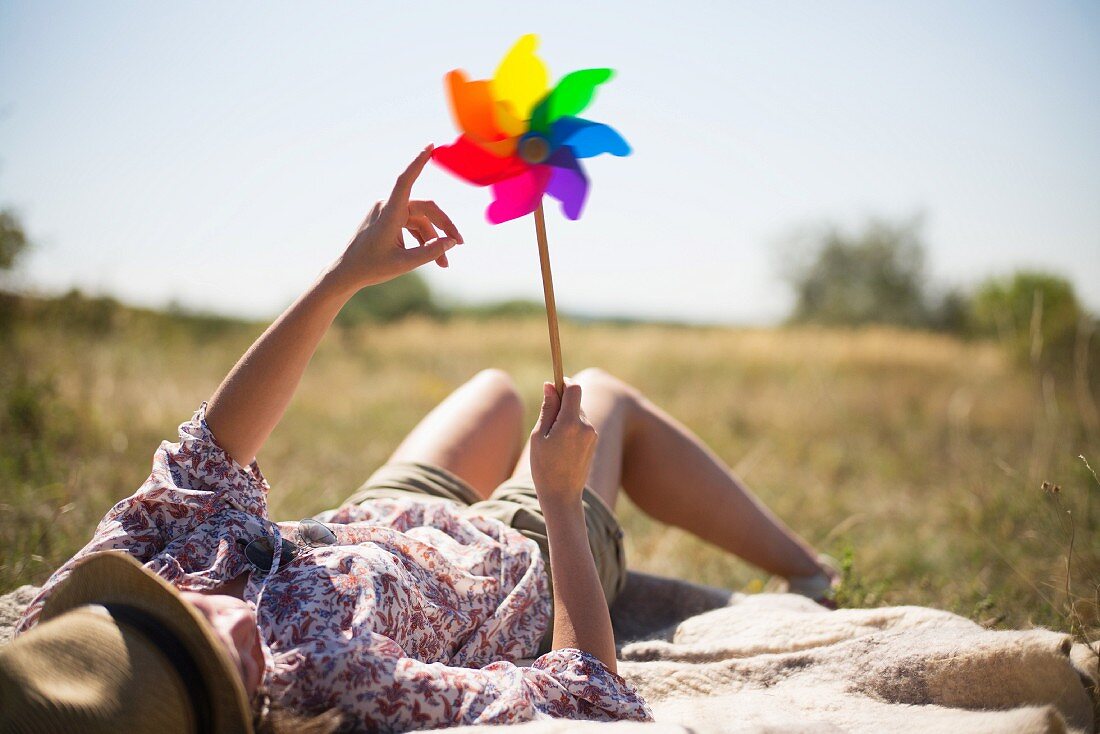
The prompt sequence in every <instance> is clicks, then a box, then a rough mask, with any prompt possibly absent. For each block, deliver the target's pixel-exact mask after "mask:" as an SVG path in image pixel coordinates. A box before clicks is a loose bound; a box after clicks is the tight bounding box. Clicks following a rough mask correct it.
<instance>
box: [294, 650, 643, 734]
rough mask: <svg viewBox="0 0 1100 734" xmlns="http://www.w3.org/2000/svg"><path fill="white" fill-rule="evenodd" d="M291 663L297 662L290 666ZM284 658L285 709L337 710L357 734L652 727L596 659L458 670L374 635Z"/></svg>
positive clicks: (558, 658) (630, 692)
mask: <svg viewBox="0 0 1100 734" xmlns="http://www.w3.org/2000/svg"><path fill="white" fill-rule="evenodd" d="M289 658H293V659H289ZM289 658H288V657H284V658H282V659H280V658H279V656H278V654H277V655H276V661H277V668H278V669H279V670H280V673H278V674H277V675H278V677H279V678H281V679H280V680H275V681H273V682H274V683H276V686H277V688H278V689H280V691H281V693H280V696H281V699H282V703H283V704H284V705H287V706H290V707H292V708H295V709H297V710H321V709H327V708H336V709H339V710H341V711H343V712H344V714H346V715H347V716H350V717H351V718H352V719H353V720H354V721H355V722H356V730H359V729H368V730H371V731H374V730H382V731H407V730H411V729H426V728H437V727H444V726H458V725H471V724H513V723H517V722H523V721H531V720H534V719H544V718H568V719H590V720H594V721H619V720H632V721H651V720H652V719H653V714H652V712H651V711H650V709H649V706H648V705H647V704H646V702H645V701H644V700H643V699H642V698H641V696H639V695H638V693H637V692H636V691H635V690H634V688H633V687H632V686H631V685H630V684H629V683H627V682H626V681H625V680H624V679H623V678H621V677H620V676H618V675H616V674H615V673H612V672H611V671H610V670H608V669H607V667H605V666H604V665H603V663H601V662H600V661H599V660H597V659H596V658H595V657H593V656H591V655H589V654H587V653H584V652H581V651H580V650H575V649H563V650H555V651H553V652H550V653H548V654H546V655H543V656H542V657H540V658H539V659H538V660H536V661H535V663H534V664H533V665H532V666H531V667H529V668H524V667H518V666H516V665H514V664H512V663H510V662H506V661H499V662H495V663H491V664H489V665H487V666H485V667H483V668H460V667H452V666H448V665H444V664H443V663H424V662H421V661H418V660H415V659H412V658H408V657H403V656H402V652H401V649H400V647H398V646H397V645H396V644H395V643H394V642H393V641H392V640H389V639H388V638H385V637H382V636H380V635H373V639H372V640H371V641H370V642H369V643H367V644H364V641H362V640H360V641H358V642H356V641H351V640H349V641H344V642H337V641H333V640H315V641H313V642H311V643H306V644H304V645H299V646H297V647H296V648H295V649H294V650H293V651H292V652H290V653H289ZM333 680H336V681H339V682H340V685H336V686H333V685H331V681H333Z"/></svg>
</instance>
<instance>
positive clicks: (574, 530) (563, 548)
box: [540, 497, 616, 672]
mask: <svg viewBox="0 0 1100 734" xmlns="http://www.w3.org/2000/svg"><path fill="white" fill-rule="evenodd" d="M540 502H541V504H542V509H543V514H544V516H545V518H546V533H547V536H548V538H549V541H550V567H551V573H552V574H553V578H554V638H553V646H554V649H559V648H563V647H574V648H577V649H578V650H583V651H584V652H587V653H590V654H591V655H593V656H595V657H596V658H598V659H599V660H600V662H602V663H603V664H604V665H606V666H607V668H608V669H609V670H611V671H612V672H615V669H616V666H615V636H614V633H613V632H612V629H611V615H610V613H609V612H608V609H607V601H606V600H605V599H604V594H603V587H602V586H601V585H600V578H599V575H598V574H597V573H596V563H595V561H594V560H593V558H592V550H591V548H590V547H589V545H588V530H587V528H586V527H585V523H584V508H583V507H582V506H581V503H580V499H579V498H577V499H575V500H574V499H567V500H559V499H543V498H542V497H540Z"/></svg>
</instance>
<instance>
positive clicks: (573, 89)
mask: <svg viewBox="0 0 1100 734" xmlns="http://www.w3.org/2000/svg"><path fill="white" fill-rule="evenodd" d="M612 74H614V72H613V71H612V70H611V69H581V70H580V71H574V72H572V73H570V74H566V75H565V76H563V77H562V78H561V81H559V82H558V85H557V86H556V87H554V89H553V91H551V92H550V93H549V94H547V95H546V96H545V97H544V98H543V99H542V101H540V102H539V103H538V104H537V105H535V108H534V109H533V110H532V111H531V129H532V130H536V131H539V132H546V131H547V128H549V126H550V125H551V123H553V122H554V120H557V119H558V118H560V117H566V116H571V115H576V114H578V113H579V112H581V111H583V110H584V108H585V107H587V106H588V105H589V103H590V102H591V101H592V97H594V96H595V94H596V87H598V86H600V85H601V84H603V83H604V82H606V81H607V80H608V79H610V78H611V76H612Z"/></svg>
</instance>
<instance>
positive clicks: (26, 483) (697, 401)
mask: <svg viewBox="0 0 1100 734" xmlns="http://www.w3.org/2000/svg"><path fill="white" fill-rule="evenodd" d="M262 328H263V325H262V324H241V323H235V322H221V321H217V320H211V319H184V318H174V319H173V318H171V317H168V316H166V315H162V314H152V313H147V312H137V311H130V310H119V311H112V312H111V313H108V314H105V315H103V317H102V318H98V319H97V318H94V317H92V318H88V319H85V320H84V321H83V322H81V321H80V319H76V320H74V319H72V318H59V317H56V316H51V315H50V314H49V313H47V312H45V311H42V310H39V312H38V315H33V316H31V317H24V318H23V319H22V320H17V321H16V322H15V324H14V326H13V327H11V331H10V333H9V334H8V335H7V336H6V337H4V339H5V340H6V341H5V342H3V351H4V356H3V358H2V362H0V408H2V411H3V412H2V416H0V592H5V591H8V590H10V589H12V588H14V587H16V586H18V585H20V584H25V583H41V582H42V581H43V580H44V579H45V578H46V577H47V576H48V575H49V573H50V572H51V570H52V569H54V568H55V567H56V566H57V565H58V564H59V563H61V562H62V561H64V560H65V559H66V558H68V557H69V556H70V555H71V554H72V553H74V552H75V551H76V550H78V549H79V548H80V547H81V545H82V544H83V543H84V542H85V541H86V540H87V539H88V538H89V537H90V535H91V533H92V531H93V529H94V527H95V525H96V523H97V521H98V520H99V518H100V517H101V516H102V515H103V513H104V512H105V511H106V510H107V509H108V508H109V507H110V506H111V505H112V504H113V503H114V502H115V501H117V500H118V499H119V498H121V497H124V496H126V495H128V494H130V493H132V492H133V491H134V490H135V489H136V488H137V487H138V486H139V485H140V484H141V483H142V481H143V480H144V479H145V477H146V475H147V473H148V471H149V466H150V460H151V456H152V453H153V451H154V450H155V449H156V447H157V445H158V443H159V442H160V441H161V440H162V439H165V438H168V439H172V438H174V436H175V435H176V426H177V425H178V424H179V423H181V422H182V421H185V420H187V419H188V418H189V417H190V415H191V413H192V412H193V411H194V410H195V409H196V408H197V407H198V405H199V404H200V402H201V401H202V400H204V399H206V398H207V397H208V396H209V395H210V394H211V392H212V391H213V390H214V388H215V387H216V386H217V384H218V382H219V380H220V379H221V377H222V376H223V375H224V374H225V372H226V371H227V370H228V369H229V368H230V367H231V366H232V364H233V363H234V361H235V360H236V359H237V357H238V356H239V355H240V354H241V352H242V351H243V350H244V349H245V348H246V347H247V346H248V344H249V343H250V342H251V341H252V339H254V338H255V337H256V336H257V335H258V334H259V333H260V332H261V331H262ZM562 343H563V352H564V357H565V362H566V371H567V372H569V371H577V370H579V369H581V368H582V367H586V366H591V365H595V366H600V367H603V368H605V369H607V370H609V371H611V372H613V373H614V374H617V375H618V376H620V377H622V378H623V379H625V380H627V381H629V382H631V383H633V384H634V385H636V386H637V387H639V388H640V389H641V390H643V391H644V392H645V393H646V394H648V395H649V396H650V397H651V398H652V399H653V401H654V402H656V403H657V404H658V405H660V406H662V407H663V408H665V409H666V410H668V411H669V412H671V413H672V414H673V415H675V416H677V417H678V418H679V419H680V420H682V421H683V422H684V423H685V424H687V425H688V426H689V427H691V428H692V429H694V430H695V431H696V432H697V433H698V434H699V435H700V436H701V437H702V438H703V439H704V440H705V441H707V442H708V443H709V444H710V446H711V447H713V449H714V450H715V451H716V452H717V453H718V455H719V456H721V457H722V458H723V459H724V460H725V461H726V462H728V463H729V464H730V465H731V466H732V467H733V468H734V469H735V470H736V471H737V472H738V473H739V474H740V475H741V476H742V477H743V478H744V479H745V480H746V481H747V482H748V483H749V485H750V486H752V487H753V488H754V489H755V491H756V492H757V493H758V494H759V495H760V497H761V498H762V499H763V500H764V501H765V502H766V503H767V504H768V505H770V506H771V507H772V508H774V509H775V510H776V511H777V512H778V514H779V515H780V516H781V517H783V518H784V519H785V520H786V521H787V522H788V524H790V525H791V526H792V527H794V528H795V529H796V530H798V531H799V532H800V533H802V534H803V535H804V536H805V537H806V538H807V539H808V540H810V541H811V542H812V543H814V544H816V545H817V546H818V547H819V548H820V549H822V550H823V551H826V552H828V553H830V554H832V555H833V556H835V557H836V558H838V559H840V560H841V561H842V562H843V564H844V566H845V583H844V587H843V588H842V590H841V597H840V601H841V603H842V604H846V605H850V606H862V605H882V604H921V605H931V606H936V607H941V608H945V609H948V610H952V611H956V612H959V613H962V614H965V615H968V616H970V617H972V618H974V619H976V620H978V621H980V622H982V623H985V624H989V625H993V626H999V627H1005V626H1012V627H1019V626H1027V625H1032V624H1039V625H1046V626H1051V627H1054V628H1059V629H1070V627H1071V626H1078V627H1079V626H1080V625H1082V624H1084V625H1086V626H1092V627H1094V628H1095V626H1096V624H1097V608H1096V601H1097V600H1096V593H1097V592H1096V584H1097V582H1098V580H1100V533H1098V532H1097V531H1096V526H1097V520H1098V518H1100V484H1098V483H1097V482H1096V481H1095V478H1094V476H1093V475H1092V474H1091V473H1090V470H1089V469H1088V467H1087V466H1086V464H1085V459H1087V460H1088V461H1090V462H1092V465H1093V466H1094V467H1097V466H1098V465H1100V436H1098V434H1097V418H1096V409H1095V402H1094V399H1093V394H1092V393H1090V389H1089V387H1088V383H1089V381H1088V379H1087V377H1086V376H1082V375H1080V374H1076V375H1075V373H1074V370H1072V369H1066V370H1062V371H1061V372H1060V373H1059V374H1060V375H1063V376H1060V377H1056V376H1052V375H1049V374H1048V375H1045V376H1043V375H1042V374H1036V371H1035V370H1032V369H1029V368H1027V367H1024V366H1020V365H1019V364H1016V363H1014V362H1012V361H1010V360H1009V359H1008V358H1007V357H1006V356H1005V352H1003V351H1002V350H1001V349H1000V348H999V347H998V345H996V344H994V343H991V342H964V341H960V340H957V339H955V338H952V337H947V336H939V335H932V334H927V333H917V332H904V331H892V330H885V329H868V330H861V331H817V330H783V329H759V330H757V329H726V328H678V327H671V326H608V325H580V324H571V323H566V324H564V325H563V330H562ZM489 366H496V367H501V368H503V369H505V370H507V371H509V372H510V373H511V374H512V375H513V376H514V377H515V379H516V382H517V383H518V385H519V387H520V390H521V391H522V393H523V394H524V396H525V397H526V400H527V408H528V418H529V422H531V423H533V421H534V418H535V410H536V408H537V401H538V399H539V396H540V385H541V382H542V381H543V380H544V379H545V378H546V377H547V375H548V373H549V358H548V348H547V344H546V331H545V323H544V322H543V321H541V320H539V319H520V320H511V321H509V320H486V321H481V320H473V319H455V320H450V321H445V322H435V321H405V322H403V323H399V324H394V325H385V326H362V327H356V328H355V329H354V330H339V329H337V330H334V331H333V332H332V333H331V334H330V335H329V336H328V337H327V338H326V341H325V342H324V343H323V344H322V346H321V348H320V350H319V352H318V354H317V356H316V357H315V359H314V361H313V363H312V365H311V366H310V369H309V371H308V372H307V374H306V377H305V380H304V382H303V384H302V386H301V389H300V390H299V392H298V395H297V397H296V398H295V400H294V402H293V403H292V405H291V407H290V409H289V411H288V413H287V415H286V418H285V419H284V421H283V423H282V424H281V425H280V426H279V427H278V429H277V430H276V431H275V433H274V434H273V435H272V436H271V439H270V440H269V442H268V444H267V445H266V446H265V447H264V449H263V451H262V452H261V454H260V456H259V463H260V466H261V467H262V469H263V471H264V473H265V474H266V476H267V478H268V479H269V481H270V482H271V485H272V493H271V498H270V500H271V508H272V515H273V517H274V518H276V519H297V518H299V517H303V516H306V515H310V514H313V513H315V512H318V511H320V510H323V509H326V508H328V507H331V506H334V505H336V504H338V503H339V502H340V501H341V499H343V498H344V497H345V496H347V495H348V494H349V493H351V492H352V491H353V490H355V488H356V487H357V486H358V485H359V484H360V483H361V482H362V481H363V480H364V479H365V478H366V477H367V475H368V474H369V473H370V472H371V471H372V470H373V469H374V468H375V467H377V466H378V465H379V464H380V463H381V462H383V461H384V460H385V458H386V456H387V455H388V454H389V453H390V452H391V451H392V450H393V449H394V448H395V447H396V446H397V444H398V442H399V441H400V439H401V438H402V436H403V435H404V434H405V432H407V431H408V430H409V429H410V428H411V427H412V426H413V425H414V424H415V423H416V421H417V420H418V419H419V418H420V417H421V416H423V415H424V413H425V412H427V411H428V410H429V409H430V408H431V407H432V406H433V405H434V404H435V403H436V402H437V401H439V400H440V399H442V398H443V397H444V396H445V395H447V393H448V392H449V391H450V390H452V389H453V388H455V387H456V386H458V385H459V384H461V383H462V382H463V381H464V380H465V379H467V378H469V377H470V376H471V375H473V374H474V373H475V372H477V371H478V370H479V369H482V368H485V367H489ZM1079 456H1083V457H1084V459H1082V458H1079ZM1044 482H1046V483H1048V485H1047V488H1046V489H1044V488H1043V484H1044ZM1090 496H1091V498H1092V499H1091V502H1090ZM668 501H669V502H679V501H681V500H680V497H678V496H677V495H676V493H672V494H670V495H669V497H668ZM619 510H620V514H621V517H622V518H623V523H624V525H625V527H626V529H627V541H628V545H627V552H628V557H629V563H630V565H631V566H632V567H633V568H635V569H639V570H644V571H649V572H654V573H660V574H666V575H671V576H679V577H683V578H687V579H691V580H695V581H700V582H704V583H707V584H713V585H719V586H725V587H729V588H734V589H742V590H747V591H753V590H759V589H760V588H761V587H762V586H763V585H764V584H765V582H766V581H767V578H766V576H765V575H763V574H762V573H761V572H759V571H757V570H756V569H754V568H752V567H749V566H747V565H745V564H743V563H741V562H739V561H738V560H736V559H735V558H732V557H729V556H727V555H725V554H724V553H722V552H720V551H718V550H717V549H715V548H713V547H710V546H707V545H705V544H703V543H701V542H698V541H695V540H693V539H692V538H691V537H689V536H688V535H686V534H685V533H683V532H681V531H678V530H675V529H670V528H668V527H664V526H662V525H660V524H658V523H655V522H654V521H652V520H650V519H648V518H647V517H645V516H644V515H642V514H641V513H640V512H639V511H638V510H636V509H635V508H633V507H632V506H631V505H630V504H629V502H628V501H624V502H623V504H622V505H621V506H620V508H619ZM1071 542H1072V556H1070V555H1069V554H1070V547H1071ZM1067 563H1068V567H1069V569H1070V578H1069V583H1067ZM1067 594H1069V595H1070V596H1067ZM1070 598H1073V599H1074V601H1075V604H1074V606H1073V610H1071V609H1070V605H1069V600H1070ZM1074 610H1075V611H1074ZM1077 631H1080V629H1078V630H1077ZM1093 636H1095V632H1094V633H1093Z"/></svg>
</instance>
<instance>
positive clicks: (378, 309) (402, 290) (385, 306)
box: [336, 272, 440, 326]
mask: <svg viewBox="0 0 1100 734" xmlns="http://www.w3.org/2000/svg"><path fill="white" fill-rule="evenodd" d="M439 313H440V309H439V307H438V306H437V305H436V304H435V301H434V300H433V298H432V292H431V289H430V288H429V287H428V283H427V281H425V280H424V278H423V277H422V276H421V275H420V274H419V273H415V272H414V273H408V274H406V275H402V276H401V277H400V278H394V279H393V280H390V281H387V282H385V283H380V284H378V285H374V286H371V287H370V288H364V289H363V290H361V291H359V292H358V293H356V294H355V295H354V296H352V297H351V300H350V301H348V302H347V304H345V305H344V308H343V309H342V310H341V311H340V315H339V316H338V317H337V319H336V321H337V323H339V324H341V325H343V326H355V325H358V324H361V323H364V322H368V321H376V322H377V321H380V322H387V321H396V320H398V319H401V318H404V317H406V316H412V315H414V314H419V315H422V316H438V315H439Z"/></svg>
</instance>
